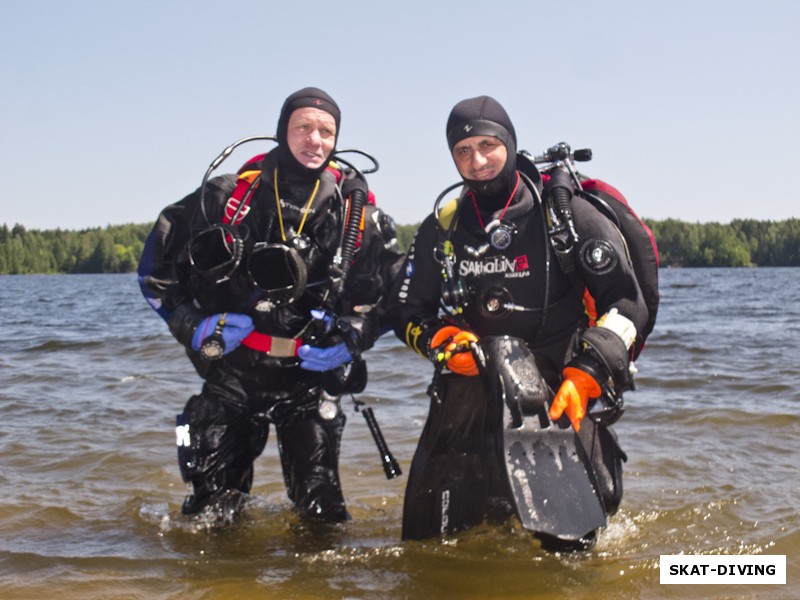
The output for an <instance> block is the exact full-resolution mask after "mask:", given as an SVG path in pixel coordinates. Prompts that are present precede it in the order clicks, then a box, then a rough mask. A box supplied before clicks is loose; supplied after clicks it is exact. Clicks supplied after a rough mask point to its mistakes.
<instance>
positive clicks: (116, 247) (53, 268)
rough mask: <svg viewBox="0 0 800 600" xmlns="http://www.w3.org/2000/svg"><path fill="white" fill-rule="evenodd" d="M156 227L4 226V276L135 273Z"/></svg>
mask: <svg viewBox="0 0 800 600" xmlns="http://www.w3.org/2000/svg"><path fill="white" fill-rule="evenodd" d="M152 226H153V225H152V224H151V223H150V224H146V225H132V224H131V225H109V226H108V227H105V228H99V227H98V228H94V229H83V230H80V231H66V230H62V229H55V230H44V231H37V230H27V229H25V227H23V226H22V225H14V227H12V228H11V229H9V228H8V226H7V225H3V226H2V227H0V274H6V275H7V274H19V275H23V274H30V273H128V272H130V271H135V270H136V266H137V264H138V263H139V257H140V256H141V255H142V250H143V249H144V241H145V239H147V235H148V234H149V233H150V229H151V228H152Z"/></svg>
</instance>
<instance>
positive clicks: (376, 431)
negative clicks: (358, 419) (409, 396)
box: [353, 398, 403, 479]
mask: <svg viewBox="0 0 800 600" xmlns="http://www.w3.org/2000/svg"><path fill="white" fill-rule="evenodd" d="M353 402H355V405H356V410H358V411H360V412H361V414H362V415H364V420H365V421H366V422H367V427H369V432H370V433H371V434H372V439H374V440H375V445H376V446H377V447H378V451H379V452H380V453H381V464H382V465H383V472H384V473H386V479H394V478H395V477H397V476H398V475H402V474H403V471H401V470H400V465H399V463H398V462H397V460H396V459H395V457H394V455H393V454H392V452H391V450H389V446H387V445H386V439H385V438H384V437H383V433H382V432H381V428H380V427H379V426H378V421H377V420H376V419H375V413H374V412H372V407H371V406H365V405H364V403H363V402H361V401H360V400H356V399H355V398H353Z"/></svg>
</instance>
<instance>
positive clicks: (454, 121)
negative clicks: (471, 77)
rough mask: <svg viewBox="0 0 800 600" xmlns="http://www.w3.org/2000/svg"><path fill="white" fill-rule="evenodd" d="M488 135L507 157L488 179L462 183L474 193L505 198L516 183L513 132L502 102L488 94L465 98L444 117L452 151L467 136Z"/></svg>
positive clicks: (448, 142)
mask: <svg viewBox="0 0 800 600" xmlns="http://www.w3.org/2000/svg"><path fill="white" fill-rule="evenodd" d="M479 135H488V136H492V137H496V138H497V139H498V140H500V141H501V142H502V143H503V144H504V145H505V147H506V152H507V155H508V158H507V159H506V164H505V165H504V166H503V169H502V170H501V171H500V173H499V174H498V175H497V177H495V178H494V179H492V180H490V181H475V180H471V179H464V183H466V184H467V186H469V188H470V189H471V190H472V191H473V192H475V194H477V195H478V196H483V197H485V198H487V199H489V198H494V197H498V198H502V200H503V201H504V202H505V200H507V199H508V196H509V194H511V191H512V190H513V189H514V185H515V183H516V178H515V171H516V155H517V134H516V132H515V131H514V125H513V123H511V119H510V118H509V116H508V113H506V110H505V109H504V108H503V107H502V105H501V104H500V103H499V102H498V101H497V100H495V99H494V98H491V97H489V96H478V97H476V98H467V99H466V100H462V101H461V102H459V103H458V104H456V105H455V106H454V107H453V110H452V111H451V112H450V117H449V118H448V119H447V144H448V146H449V147H450V153H451V154H452V152H453V148H454V147H455V145H456V144H457V143H458V142H460V141H461V140H464V139H466V138H469V137H474V136H479Z"/></svg>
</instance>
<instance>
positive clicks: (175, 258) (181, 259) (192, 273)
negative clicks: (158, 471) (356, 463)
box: [139, 150, 403, 521]
mask: <svg viewBox="0 0 800 600" xmlns="http://www.w3.org/2000/svg"><path fill="white" fill-rule="evenodd" d="M276 165H277V151H276V150H274V151H273V152H271V153H270V154H268V155H266V156H265V157H263V158H262V157H257V160H256V161H255V162H254V161H251V162H250V163H248V164H247V165H246V166H245V167H243V168H242V170H240V173H242V172H244V171H253V170H260V171H261V175H260V176H258V177H256V179H255V181H256V182H257V187H256V188H254V189H255V191H254V193H253V195H252V197H251V199H250V201H249V205H248V206H247V208H246V209H245V210H243V211H241V212H240V215H242V214H243V215H244V217H243V218H242V219H241V222H240V223H238V225H236V226H235V227H234V228H233V229H231V230H229V231H228V230H226V232H225V233H224V235H226V236H228V237H231V236H238V238H239V239H240V240H242V244H241V245H242V247H243V254H242V256H241V259H240V261H239V262H238V266H237V268H236V269H235V270H234V271H233V272H232V273H228V272H227V271H226V272H225V273H221V272H212V271H209V270H206V271H201V270H200V269H199V268H196V267H193V265H192V264H191V261H190V257H189V250H188V249H189V248H190V246H189V243H190V241H191V240H192V239H193V238H194V237H195V236H197V234H198V233H199V232H201V231H203V230H204V229H207V228H208V227H209V225H216V224H219V223H221V222H222V221H223V214H225V210H226V204H227V205H228V206H227V210H228V213H227V214H228V215H229V217H230V215H231V212H233V211H232V209H233V208H235V207H234V206H233V205H231V203H230V201H229V198H230V197H231V194H232V192H233V190H234V188H235V186H236V183H237V176H236V175H225V176H221V177H217V178H214V179H211V180H210V181H209V182H208V185H207V187H206V191H205V200H204V207H201V206H200V205H199V200H200V191H199V190H198V191H196V192H194V193H192V194H190V195H188V196H187V197H185V198H184V199H183V200H181V201H180V202H177V203H176V204H173V205H170V206H168V207H167V208H165V209H164V210H163V211H162V213H161V215H160V216H159V218H158V220H157V222H156V224H155V226H154V228H153V230H152V232H151V234H150V237H149V238H148V240H147V243H146V246H145V250H144V253H143V256H142V259H141V262H140V265H139V282H140V286H141V289H142V292H143V294H144V295H145V297H146V299H147V300H148V302H149V303H150V304H151V306H152V307H153V308H154V309H155V310H156V311H157V312H158V313H159V314H160V315H161V316H162V317H163V318H164V319H165V321H167V323H168V324H169V327H170V331H171V332H172V333H173V335H174V336H175V337H176V339H177V340H178V341H180V342H181V343H182V344H184V346H185V347H186V348H187V354H188V355H189V357H190V359H191V360H192V362H193V364H194V365H195V367H196V369H197V371H198V373H199V374H200V375H201V376H202V377H203V379H204V380H205V381H204V384H203V389H202V392H201V393H200V394H198V395H195V396H192V397H191V398H190V399H189V401H188V402H187V404H186V407H185V409H184V412H183V413H182V414H181V415H179V417H178V427H179V464H180V467H181V472H182V475H183V477H184V479H185V480H186V481H187V482H191V483H192V484H193V487H194V493H193V494H191V495H189V496H188V497H187V498H186V501H185V502H184V506H183V511H184V512H185V513H196V512H198V511H200V510H201V509H203V508H204V507H205V506H207V505H212V504H214V503H218V504H219V503H225V502H226V501H227V500H226V498H234V500H233V501H235V502H236V503H237V504H238V502H239V500H240V496H241V494H240V493H247V492H249V490H250V488H251V485H252V480H253V462H254V460H255V459H256V458H257V457H258V456H259V455H260V454H261V452H262V451H263V449H264V446H265V444H266V440H267V434H268V427H269V424H270V423H273V424H274V425H275V428H276V432H277V436H278V447H279V451H280V456H281V462H282V466H283V473H284V479H285V483H286V488H287V492H288V495H289V498H290V499H291V500H292V501H293V502H294V504H295V505H296V506H297V507H298V508H299V509H300V511H301V512H302V513H304V514H308V515H310V516H312V517H317V518H321V519H324V520H334V521H335V520H342V519H344V518H346V511H345V508H344V500H343V496H342V492H341V488H340V484H339V476H338V450H339V443H340V439H341V434H342V430H343V427H344V422H345V417H344V415H343V414H342V413H341V411H337V414H336V415H335V416H334V417H333V418H330V416H328V418H324V417H323V416H322V415H321V413H320V411H319V410H318V405H319V402H320V397H321V395H322V393H323V388H322V378H323V375H321V374H320V373H317V372H313V371H307V370H304V369H302V368H300V366H299V360H298V359H297V358H296V357H295V356H294V352H293V351H292V350H294V349H295V348H296V346H298V345H299V344H300V343H302V342H305V341H309V340H308V339H307V337H308V335H310V333H311V331H312V328H311V325H312V323H311V321H312V319H311V315H310V312H311V310H313V309H320V308H326V309H327V310H329V311H330V312H333V313H335V314H336V315H339V316H341V317H344V318H345V319H346V320H348V321H349V323H350V325H351V326H352V329H353V330H354V331H355V332H357V336H356V337H357V338H358V343H359V346H360V349H361V350H366V349H368V348H369V347H371V346H372V344H373V343H374V341H375V339H376V338H377V337H378V336H379V335H380V333H381V331H382V330H383V329H385V328H386V327H385V326H384V325H383V324H382V322H383V315H384V300H385V296H386V294H385V290H386V289H388V287H389V286H390V284H391V281H392V280H393V278H394V277H395V275H396V273H397V272H398V271H399V268H400V265H401V263H402V260H403V255H402V253H401V252H400V251H399V249H398V247H397V242H396V239H395V228H394V224H393V222H392V220H391V218H389V217H388V215H386V214H384V213H383V212H382V211H380V210H379V209H377V208H375V207H374V206H372V205H367V206H366V207H365V211H364V219H363V224H364V228H363V231H362V232H361V234H360V236H359V244H358V247H357V249H356V252H355V255H354V256H355V257H354V261H353V263H352V268H351V270H350V274H349V277H348V278H347V281H346V285H345V286H344V291H343V293H341V294H340V295H338V296H337V297H335V298H334V297H332V296H331V295H330V289H331V287H330V282H329V278H328V274H329V267H330V265H331V263H332V261H333V259H334V255H335V252H336V249H337V245H338V244H339V241H340V236H341V232H342V227H343V223H342V221H343V220H344V216H343V215H342V213H341V211H340V204H341V196H340V194H339V193H338V191H337V186H338V183H337V180H338V179H341V176H342V174H341V172H338V171H337V170H330V169H329V170H326V171H324V172H323V173H322V175H321V176H320V183H319V187H318V189H316V190H315V189H314V181H310V182H309V181H304V180H300V179H298V178H293V177H291V176H290V175H289V176H284V175H283V173H282V172H281V171H280V170H279V175H280V176H281V178H280V179H279V185H278V189H279V194H280V198H277V194H276V191H275V188H274V184H273V176H274V174H275V169H276V168H277V167H276ZM310 199H311V201H310ZM278 203H279V204H278ZM278 206H280V209H279V208H278ZM281 225H282V227H281ZM301 228H302V234H303V236H302V237H303V240H304V242H305V243H304V244H303V248H302V249H301V250H300V251H299V255H300V257H301V258H302V260H303V263H304V264H305V267H306V270H307V287H306V290H305V291H304V292H303V293H302V295H300V296H299V298H297V299H296V300H295V301H293V302H291V303H289V304H285V305H280V306H271V307H270V306H269V305H267V309H266V310H265V309H264V304H263V303H262V304H259V303H258V300H259V294H258V291H257V290H254V287H253V284H252V282H251V281H250V279H249V278H248V268H249V267H248V258H249V256H250V255H251V253H252V252H253V247H254V245H255V244H256V243H258V242H269V243H277V244H280V243H283V242H282V235H281V229H282V230H283V232H284V235H285V236H286V238H287V239H289V240H290V241H291V238H292V237H293V236H294V235H295V234H296V233H298V232H299V230H300V229H301ZM212 237H213V236H212ZM202 250H203V249H202V248H197V247H196V246H195V248H194V250H193V252H194V253H198V252H202ZM206 258H207V257H206ZM222 258H223V259H224V258H225V257H222ZM221 260H222V259H221ZM195 262H197V261H195ZM206 262H207V261H206V260H205V259H204V265H205V264H206ZM230 264H233V263H230ZM267 271H268V272H271V270H270V269H268V270H267ZM220 275H230V277H229V278H227V279H226V280H225V281H222V282H220V281H219V280H220V279H225V278H224V277H220ZM223 312H229V313H244V314H248V315H250V316H251V317H252V319H253V322H254V324H255V328H256V330H255V331H256V334H262V339H271V340H273V342H272V349H271V350H269V351H265V350H264V348H260V349H254V348H252V347H249V346H247V345H245V344H243V345H241V346H239V347H238V348H237V349H236V350H234V351H232V352H230V353H228V354H226V355H225V356H223V357H222V358H221V359H219V360H213V361H210V360H204V359H203V358H202V357H201V356H200V355H199V353H197V352H194V351H193V350H192V349H191V342H192V336H193V333H194V330H195V328H196V327H197V324H198V323H199V322H200V320H202V319H203V318H204V317H206V316H209V315H214V314H216V313H223ZM254 335H255V334H254ZM265 336H269V337H265ZM279 342H280V343H279ZM309 343H312V344H313V343H314V342H313V341H310V342H309ZM278 348H280V351H278V350H276V349H278ZM287 348H289V351H287ZM181 432H183V435H181ZM187 432H188V435H187ZM222 508H225V506H224V504H223V506H222Z"/></svg>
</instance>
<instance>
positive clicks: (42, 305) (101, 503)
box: [0, 269, 800, 600]
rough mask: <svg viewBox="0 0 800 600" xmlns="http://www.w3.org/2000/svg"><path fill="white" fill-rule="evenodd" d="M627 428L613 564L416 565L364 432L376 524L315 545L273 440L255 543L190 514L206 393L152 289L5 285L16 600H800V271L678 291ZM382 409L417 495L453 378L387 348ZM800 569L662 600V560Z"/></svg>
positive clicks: (0, 372)
mask: <svg viewBox="0 0 800 600" xmlns="http://www.w3.org/2000/svg"><path fill="white" fill-rule="evenodd" d="M661 278H662V296H663V301H662V308H661V311H660V314H659V320H658V323H657V324H656V329H655V332H654V333H653V335H652V336H651V338H650V340H649V342H648V346H647V348H646V350H645V351H644V353H643V355H642V357H641V359H640V361H639V369H640V374H639V376H638V379H637V391H635V392H632V393H629V394H627V395H626V406H627V409H628V410H627V412H626V414H625V416H624V417H623V419H622V420H621V421H620V422H619V423H618V425H617V431H618V433H619V435H620V438H621V441H622V445H623V447H624V449H625V450H626V451H627V452H628V455H629V457H630V459H629V461H628V463H627V465H626V472H625V498H624V500H623V503H622V508H621V509H620V512H619V513H618V514H617V515H615V516H614V517H612V518H611V520H610V523H609V526H608V528H607V529H606V530H605V531H604V532H603V533H602V535H601V537H600V541H599V543H598V544H597V546H596V547H595V548H594V549H593V550H592V551H591V552H589V553H586V554H582V555H579V556H557V555H548V554H545V553H543V552H542V551H541V550H540V549H539V547H538V544H537V543H535V542H534V541H533V540H532V539H531V538H530V536H529V534H528V533H527V532H525V531H524V530H522V529H521V528H520V527H519V525H518V524H517V523H516V521H515V520H513V519H512V520H510V521H509V522H508V523H506V524H502V525H494V526H488V525H487V526H481V527H478V528H476V529H474V530H471V531H469V532H466V533H464V534H462V535H459V536H458V537H456V538H454V539H452V540H448V541H447V542H444V543H443V542H438V541H437V542H425V543H422V542H413V543H405V544H404V543H401V542H400V519H401V514H402V498H403V488H404V485H405V477H400V478H398V479H394V480H391V481H387V480H386V478H385V476H384V474H383V471H382V469H381V467H380V463H379V456H378V452H377V450H376V448H375V445H374V443H373V441H372V438H371V436H370V434H369V431H368V429H367V427H366V424H365V423H364V421H363V419H362V417H361V416H360V415H359V414H358V413H356V412H354V409H353V407H352V404H351V403H350V402H349V400H348V401H345V408H346V411H347V414H348V417H349V421H348V426H347V428H346V430H345V437H344V440H343V447H342V458H341V463H342V468H341V475H342V480H343V486H344V489H345V495H346V497H347V499H348V503H349V509H350V512H351V514H352V516H353V519H352V520H351V521H349V522H348V523H347V524H346V525H344V526H335V527H310V526H308V525H305V524H303V523H301V522H300V521H299V520H298V519H297V518H296V517H295V515H294V514H293V513H292V511H291V510H290V507H289V503H288V501H287V499H286V496H285V492H284V487H283V481H282V477H281V475H280V470H279V464H278V459H277V449H276V447H275V443H274V439H270V441H269V443H268V445H267V449H266V451H265V453H264V455H263V456H262V457H261V458H260V459H259V460H258V461H257V463H256V482H255V486H254V490H253V492H254V494H253V497H252V498H251V499H250V501H249V503H248V505H247V508H246V510H245V513H244V518H243V519H241V520H240V521H239V522H238V523H237V524H235V525H234V526H233V527H231V528H230V529H227V530H223V531H209V530H207V529H205V528H203V527H202V526H199V525H197V524H194V525H193V524H191V523H188V522H187V521H186V520H184V519H183V518H182V517H181V516H180V515H179V508H180V502H181V500H182V498H183V496H184V495H185V493H186V491H187V488H186V486H185V485H184V484H183V482H182V481H181V479H180V475H179V472H178V468H177V464H176V459H175V448H174V443H175V440H174V430H173V423H174V415H175V413H177V412H180V411H181V409H182V407H183V404H184V403H185V401H186V400H187V399H188V397H189V396H190V395H191V394H193V393H195V392H196V391H197V390H198V389H199V380H198V379H197V377H196V375H195V374H194V372H193V371H192V369H191V367H190V365H189V363H188V361H187V360H186V358H185V356H184V355H183V352H182V350H181V348H180V347H179V346H178V345H177V343H176V342H174V341H173V339H172V338H171V336H170V335H169V333H168V332H167V329H166V327H165V325H164V324H163V322H161V320H160V319H159V318H158V317H157V316H156V315H155V313H153V312H152V311H151V310H150V309H149V308H148V307H147V306H146V304H145V303H144V301H143V300H142V298H141V296H140V294H139V291H138V288H137V286H136V281H135V277H134V276H133V275H92V276H89V275H87V276H79V275H72V276H69V275H62V276H2V277H0V316H1V317H2V318H1V319H0V323H2V327H3V334H2V335H0V381H2V385H1V386H0V416H1V417H2V418H0V486H2V488H1V489H2V492H3V493H2V497H0V598H9V599H10V598H14V599H26V598H37V599H39V598H59V599H63V600H69V599H73V598H75V599H77V598H80V599H85V598H98V599H101V598H102V599H106V598H136V599H138V598H142V599H144V598H148V599H153V598H170V599H172V598H175V599H177V598H181V599H184V598H198V599H200V598H202V599H212V598H213V599H216V598H219V599H226V598H231V599H233V598H242V597H258V598H298V599H306V598H308V599H311V598H329V599H338V598H342V599H344V598H370V599H371V598H387V599H417V598H520V599H521V598H559V599H563V598H592V599H595V600H596V599H598V598H609V599H610V598H615V599H616V598H640V597H641V598H792V597H800V576H798V567H800V558H798V556H799V555H800V514H799V513H800V484H799V483H798V480H800V478H798V467H799V466H800V451H798V438H799V437H800V436H799V434H800V416H798V406H800V403H799V402H798V401H800V391H798V390H800V358H798V357H800V304H798V298H799V297H800V269H753V270H734V269H710V270H695V269H685V270H663V271H662V273H661ZM368 357H369V358H370V373H371V379H370V384H369V386H368V388H367V390H366V392H365V393H364V394H362V395H361V396H360V399H362V400H364V401H365V402H367V403H368V404H369V405H371V406H372V407H373V408H374V410H375V414H376V416H377V418H378V420H379V422H380V424H381V426H382V428H383V432H384V435H385V436H386V439H387V441H388V443H389V446H390V447H391V449H392V451H393V452H394V454H395V455H396V456H397V458H398V460H399V461H400V463H401V465H402V467H403V469H404V472H407V471H408V466H409V463H410V460H411V457H412V455H413V452H414V448H415V446H416V441H417V438H418V436H419V434H420V432H421V429H422V425H423V423H424V420H425V416H426V414H427V409H428V400H427V397H426V396H425V394H424V390H425V389H426V387H427V384H428V380H429V378H430V375H431V368H430V367H429V366H428V365H427V364H426V363H425V361H424V360H422V359H420V358H418V357H416V356H415V355H413V354H412V353H411V352H410V351H408V350H405V349H404V348H402V347H401V346H400V345H399V343H398V342H397V341H396V340H395V339H394V338H391V337H389V336H386V337H384V338H383V339H382V340H381V341H380V342H379V343H378V345H377V347H376V348H375V349H374V350H372V351H371V352H370V354H369V355H368ZM678 553H686V554H700V553H719V554H754V553H761V554H785V555H786V556H787V573H788V575H787V585H786V586H661V585H659V569H658V564H659V555H661V554H678Z"/></svg>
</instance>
